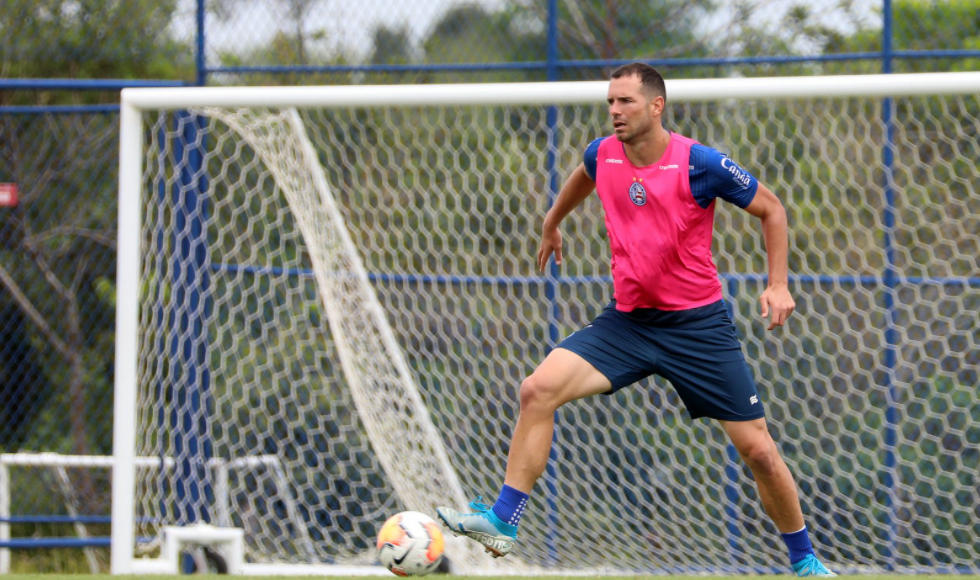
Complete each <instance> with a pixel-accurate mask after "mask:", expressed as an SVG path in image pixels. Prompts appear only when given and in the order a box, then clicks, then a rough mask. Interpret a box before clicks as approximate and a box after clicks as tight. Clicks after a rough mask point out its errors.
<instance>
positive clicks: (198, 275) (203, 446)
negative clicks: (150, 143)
mask: <svg viewBox="0 0 980 580" xmlns="http://www.w3.org/2000/svg"><path fill="white" fill-rule="evenodd" d="M174 117H175V122H176V124H177V132H178V136H177V137H176V138H175V140H174V153H173V154H174V158H175V159H176V160H177V163H178V164H179V165H180V172H179V176H178V179H177V184H176V186H175V187H174V189H173V192H172V196H171V197H172V203H173V207H174V210H173V213H174V232H173V234H172V240H173V244H172V251H173V257H172V259H171V268H172V280H173V290H172V295H171V296H170V302H171V303H172V304H174V305H181V306H183V307H182V308H179V309H178V308H171V309H170V316H169V319H168V328H169V332H168V335H169V341H170V348H169V352H170V356H171V360H172V361H178V364H180V365H182V366H181V367H180V368H178V369H176V372H175V373H174V375H172V376H171V377H170V384H171V389H172V393H173V394H172V399H171V411H170V427H171V429H172V430H173V441H174V450H173V451H174V460H175V463H176V465H175V466H174V480H175V481H176V482H179V483H178V485H177V489H176V490H175V491H176V495H177V505H176V506H175V509H174V516H175V518H174V519H175V520H176V523H178V524H189V523H193V522H197V521H202V522H210V521H211V518H210V514H209V512H208V509H207V505H208V502H209V501H210V499H209V498H210V497H211V496H212V494H213V492H212V490H211V489H210V485H209V480H208V477H207V472H206V470H207V462H208V460H209V459H210V458H211V456H212V449H211V442H210V440H209V425H208V422H207V407H208V402H209V401H208V399H209V397H210V386H211V377H210V371H209V369H208V353H207V351H208V349H207V328H206V327H205V324H204V320H205V317H206V316H207V310H208V308H209V303H208V290H209V288H210V284H211V280H210V272H209V269H208V261H209V256H208V246H207V231H206V227H205V222H206V205H207V200H206V198H205V196H206V192H207V189H208V182H207V178H206V177H205V175H204V168H203V164H204V155H203V139H204V135H203V131H202V130H203V126H202V125H203V118H202V117H199V116H198V115H195V114H193V113H189V112H186V111H181V112H178V113H177V114H175V116H174Z"/></svg>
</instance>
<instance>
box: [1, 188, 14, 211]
mask: <svg viewBox="0 0 980 580" xmlns="http://www.w3.org/2000/svg"><path fill="white" fill-rule="evenodd" d="M0 207H17V184H16V183H0Z"/></svg>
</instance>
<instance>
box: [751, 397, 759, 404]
mask: <svg viewBox="0 0 980 580" xmlns="http://www.w3.org/2000/svg"><path fill="white" fill-rule="evenodd" d="M749 402H750V403H752V404H753V405H755V404H756V403H758V402H759V397H757V396H755V395H752V396H751V397H750V398H749Z"/></svg>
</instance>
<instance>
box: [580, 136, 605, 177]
mask: <svg viewBox="0 0 980 580" xmlns="http://www.w3.org/2000/svg"><path fill="white" fill-rule="evenodd" d="M603 139H605V137H599V138H598V139H594V140H593V141H592V142H591V143H589V146H588V147H586V148H585V158H584V159H583V160H582V162H583V163H585V172H586V173H587V174H588V175H589V178H590V179H591V180H592V181H595V171H596V165H597V164H598V162H599V144H600V143H602V140H603Z"/></svg>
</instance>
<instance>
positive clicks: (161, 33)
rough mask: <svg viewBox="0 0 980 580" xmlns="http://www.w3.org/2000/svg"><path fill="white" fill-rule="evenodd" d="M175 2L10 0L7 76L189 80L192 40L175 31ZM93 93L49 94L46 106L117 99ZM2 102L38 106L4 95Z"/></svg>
mask: <svg viewBox="0 0 980 580" xmlns="http://www.w3.org/2000/svg"><path fill="white" fill-rule="evenodd" d="M177 4H178V2H177V0H160V1H158V0H112V1H103V0H5V1H4V2H3V3H0V24H2V28H0V29H2V30H3V34H4V36H5V40H4V43H5V47H9V48H10V50H4V51H3V52H0V69H2V70H3V76H4V77H7V78H71V79H175V80H192V79H193V77H194V61H193V51H192V47H191V44H190V42H189V39H188V41H180V40H177V39H175V38H173V36H172V34H171V31H170V30H171V29H170V26H171V21H172V19H173V17H174V13H175V12H176V10H177ZM117 99H118V95H115V94H109V95H105V94H101V93H98V92H94V91H89V92H84V93H77V94H73V95H65V94H61V93H46V94H44V95H43V96H42V97H41V99H40V100H41V101H42V103H41V104H51V105H54V104H69V103H71V104H78V103H98V102H115V101H116V100H117ZM0 104H39V103H38V99H37V98H34V96H33V95H24V94H16V95H14V96H11V95H10V94H8V93H0Z"/></svg>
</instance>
